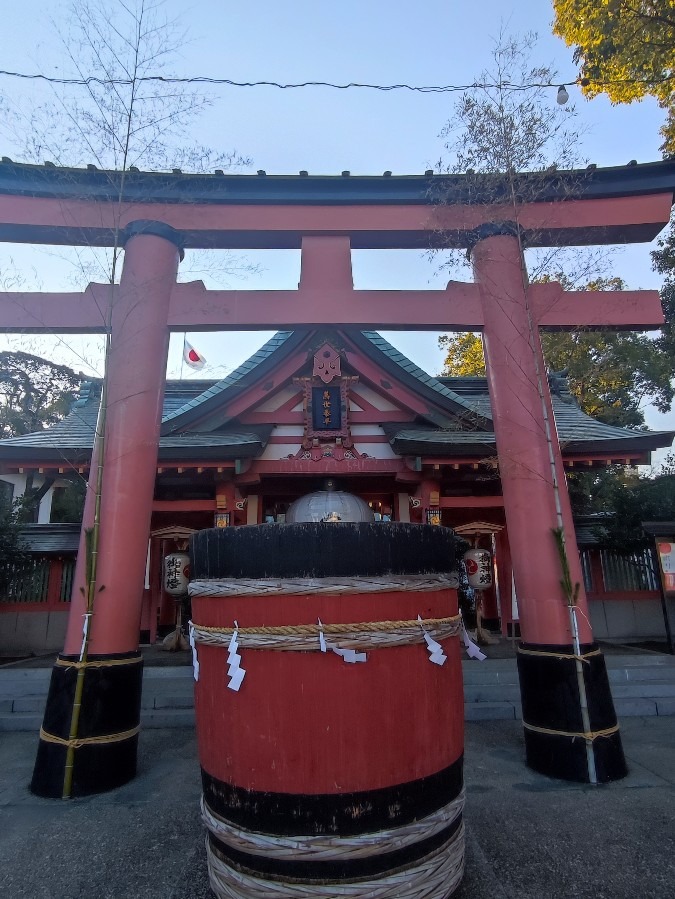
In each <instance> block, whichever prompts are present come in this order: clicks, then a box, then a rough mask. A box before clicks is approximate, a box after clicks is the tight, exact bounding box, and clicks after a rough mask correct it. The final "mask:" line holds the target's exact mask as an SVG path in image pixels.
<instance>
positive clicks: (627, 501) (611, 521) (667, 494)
mask: <svg viewBox="0 0 675 899" xmlns="http://www.w3.org/2000/svg"><path fill="white" fill-rule="evenodd" d="M607 493H608V497H607V504H608V506H609V508H610V509H611V510H612V511H613V512H614V514H613V515H612V516H611V517H608V519H607V523H606V526H604V527H603V530H604V531H605V533H604V535H603V543H604V544H605V545H606V546H607V547H608V548H610V549H614V550H616V551H617V552H635V551H636V550H639V549H642V548H644V547H646V546H651V545H652V543H653V540H652V538H651V537H648V536H647V535H646V534H645V533H644V531H643V530H642V522H643V521H673V520H674V519H675V474H665V475H662V476H660V477H656V478H639V479H638V480H637V482H635V483H632V484H631V483H628V484H626V483H622V482H621V480H619V479H614V481H613V482H611V483H609V484H608V486H607Z"/></svg>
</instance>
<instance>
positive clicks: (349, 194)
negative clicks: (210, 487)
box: [0, 161, 675, 796]
mask: <svg viewBox="0 0 675 899" xmlns="http://www.w3.org/2000/svg"><path fill="white" fill-rule="evenodd" d="M67 175H68V177H64V176H63V172H62V171H61V170H60V169H58V168H50V167H46V168H45V167H39V166H24V165H17V164H14V163H11V162H3V163H2V164H1V165H0V189H1V191H2V193H1V195H0V239H4V240H11V241H29V242H33V243H45V244H69V245H84V244H86V245H91V246H110V245H112V244H113V243H118V242H120V241H121V242H122V243H123V244H124V247H125V259H124V268H123V272H122V277H121V282H120V284H119V285H118V286H115V287H114V288H111V287H110V286H109V285H90V287H89V288H88V289H87V290H86V291H84V292H83V293H81V294H79V293H75V294H72V293H71V294H58V295H57V294H40V293H37V294H30V293H5V294H4V296H3V302H2V306H1V308H0V328H2V329H3V330H6V331H22V332H31V331H32V332H42V331H52V332H92V331H93V332H104V331H105V330H106V328H107V325H106V322H108V323H109V336H110V354H109V359H108V368H107V372H106V388H107V396H106V410H107V415H106V420H105V426H104V428H103V429H102V432H101V434H100V435H99V436H100V437H101V439H100V440H97V441H96V445H95V448H94V453H93V459H92V471H95V470H97V469H98V466H99V465H100V472H101V482H100V484H101V491H100V499H99V500H96V498H95V496H94V494H93V493H92V492H91V491H90V493H89V494H88V499H87V503H86V506H85V514H84V529H83V537H82V541H81V544H80V552H79V556H78V566H77V571H76V575H75V583H74V587H73V594H72V604H71V614H70V623H69V627H68V633H67V636H66V641H65V647H64V652H63V654H62V656H61V658H60V660H59V662H58V664H57V666H56V667H55V669H54V672H53V680H52V691H51V692H50V698H49V700H48V704H47V711H46V713H45V728H44V731H45V736H44V738H43V739H42V740H41V743H40V749H39V752H38V759H37V763H36V773H35V777H34V781H33V789H34V790H35V791H36V792H38V793H41V794H42V795H59V796H60V795H61V794H62V791H63V783H64V776H65V778H66V779H67V778H69V777H72V774H73V770H75V775H76V782H77V783H78V784H79V787H78V789H79V791H80V792H96V791H98V790H100V789H107V788H109V787H110V786H114V785H116V784H117V783H120V782H123V781H124V780H125V779H128V778H129V777H132V776H133V774H134V771H135V759H136V743H137V739H138V738H137V733H138V722H139V712H140V691H141V665H140V658H139V656H138V620H139V614H140V609H141V606H142V596H143V585H144V576H145V571H146V563H147V538H148V533H149V531H150V519H151V514H152V502H153V492H154V489H155V478H156V468H157V451H158V444H159V440H160V434H161V435H163V436H165V437H167V436H170V435H171V434H172V433H175V432H176V431H175V429H176V428H178V427H179V426H183V425H185V424H186V423H187V422H189V421H190V416H191V414H192V412H191V410H190V408H187V407H186V408H185V409H184V410H183V412H182V413H181V415H180V416H178V417H174V418H171V416H170V417H169V419H165V420H164V422H163V423H161V421H160V411H161V398H162V393H163V390H164V377H165V369H166V356H167V346H168V335H169V331H170V330H174V331H184V330H192V331H195V330H204V329H213V330H223V329H243V328H248V329H255V328H265V329H273V328H284V329H288V328H292V329H294V330H293V334H292V336H291V337H288V355H287V359H286V362H285V366H286V368H285V370H284V369H282V370H278V371H277V372H275V375H274V376H275V378H283V377H284V375H285V373H291V372H294V371H297V368H298V364H299V362H300V361H302V359H304V358H306V357H302V355H301V349H300V345H301V343H302V332H303V329H305V330H306V329H308V328H317V327H325V326H332V327H336V326H337V327H339V326H344V327H348V328H351V329H364V330H365V329H373V328H387V329H405V328H408V329H410V328H414V329H429V330H445V331H451V330H480V331H482V333H483V339H484V346H485V356H486V367H487V380H488V387H489V393H490V401H491V405H492V420H493V425H494V433H495V437H496V444H497V455H498V461H499V473H500V478H501V484H502V490H503V509H504V515H505V521H506V524H507V527H508V533H509V544H510V560H511V566H512V571H513V578H514V581H515V584H516V589H517V593H518V601H519V608H520V628H521V635H522V644H521V646H520V649H519V657H518V658H519V671H520V679H521V693H522V701H523V723H524V728H525V741H526V747H527V758H528V763H529V764H530V765H532V766H533V767H535V768H537V770H539V771H542V772H544V773H547V774H550V775H553V776H559V777H564V778H569V779H573V780H580V781H591V782H597V781H606V780H612V779H615V778H618V777H622V776H623V775H624V774H625V763H624V760H623V753H622V749H621V739H620V735H619V729H618V725H617V723H616V716H615V715H614V710H613V706H612V699H611V695H610V692H609V685H608V682H607V676H606V671H605V665H604V660H603V657H602V655H601V653H600V652H599V650H598V648H597V646H596V644H595V643H594V641H593V635H592V632H591V628H590V624H589V618H588V607H587V602H586V597H585V593H584V588H583V576H582V572H581V567H580V564H579V559H578V556H577V553H576V551H575V550H574V539H573V534H574V528H573V523H572V517H571V511H570V505H569V498H568V495H567V490H566V485H565V473H564V468H563V462H562V456H561V450H560V444H559V440H558V436H557V434H556V430H555V423H554V419H553V413H552V406H551V395H550V390H549V385H548V382H547V378H546V372H545V367H544V362H543V358H542V354H541V345H540V341H539V330H540V329H541V328H568V329H578V328H580V327H581V328H583V327H598V328H600V327H601V328H636V329H642V330H644V329H646V328H657V327H659V326H660V325H661V324H662V321H663V316H662V312H661V307H660V302H659V297H658V294H657V292H656V291H623V292H620V291H612V292H611V293H607V294H603V293H601V292H584V291H580V292H566V291H564V290H563V289H562V287H561V285H560V284H556V283H549V284H529V283H528V278H527V271H526V267H525V263H524V256H523V252H524V248H526V247H529V246H556V245H567V246H570V245H587V244H599V243H600V244H613V243H629V242H639V241H647V240H651V239H653V238H654V237H655V236H656V235H657V234H658V233H659V231H660V230H661V229H662V228H663V227H664V226H665V225H666V224H667V222H668V220H669V217H670V211H671V205H672V200H673V188H674V187H675V163H673V162H668V161H665V162H660V163H650V164H648V165H637V166H626V167H618V168H613V169H596V170H592V171H589V172H572V173H569V176H567V175H566V174H565V173H552V174H551V176H550V179H549V180H548V182H547V183H546V184H544V185H542V177H541V175H540V174H539V173H537V174H536V175H532V176H528V175H527V174H524V175H521V176H518V178H519V179H520V181H521V182H522V184H523V186H524V188H526V187H527V182H528V178H530V177H536V178H537V179H538V181H537V185H538V187H537V191H535V193H536V196H537V199H536V201H528V200H523V201H522V202H520V203H518V204H517V208H510V207H509V208H507V207H505V206H501V205H499V204H498V203H497V204H496V203H494V201H493V200H491V199H490V198H488V197H486V198H483V199H484V201H483V200H481V197H479V196H476V195H475V192H473V193H472V191H471V190H470V189H469V183H468V181H467V182H466V183H465V181H464V180H463V178H462V177H461V176H451V177H448V178H447V179H446V180H447V184H445V185H444V190H445V193H446V195H447V196H449V197H451V198H452V201H451V202H448V203H447V204H446V205H444V206H442V207H439V208H434V206H433V203H432V201H431V196H432V193H433V191H432V188H433V187H435V184H434V182H435V181H439V180H442V179H443V178H444V177H445V176H431V175H428V176H423V177H421V176H403V177H381V178H375V177H359V178H352V177H333V178H331V177H299V176H298V177H295V176H293V177H286V176H279V177H267V176H264V174H263V175H259V176H223V175H213V176H198V175H195V176H189V177H186V176H183V175H181V174H174V175H164V174H161V175H159V174H152V173H142V172H138V173H132V174H129V175H127V176H126V179H125V180H124V182H123V187H122V183H121V181H120V179H121V178H122V175H121V173H116V172H99V171H90V170H87V171H84V170H82V171H79V170H68V173H67ZM567 177H569V179H572V180H573V182H574V184H575V185H576V187H575V191H574V192H573V193H572V194H570V192H569V191H568V190H566V187H565V184H566V178H567ZM474 187H475V185H474ZM120 190H122V191H123V203H119V202H118V201H119V194H120ZM494 195H495V194H494V193H493V194H492V197H494ZM522 195H523V196H528V191H527V190H526V189H524V190H523V194H522ZM530 196H531V193H530ZM120 210H122V212H121V218H120ZM440 242H442V244H443V245H444V246H448V245H451V246H454V247H460V248H465V249H466V250H467V252H468V253H469V255H470V257H471V261H472V265H473V271H474V281H473V283H459V282H450V283H449V284H448V285H447V287H446V288H445V289H444V290H434V291H378V290H363V291H361V290H355V289H354V287H353V281H352V273H351V250H352V249H364V248H392V249H395V248H420V247H429V246H433V245H434V244H436V245H438V244H439V243H440ZM194 247H203V248H228V247H236V248H242V247H243V248H246V247H251V248H261V247H262V248H289V247H293V248H300V249H301V252H302V262H301V278H300V284H299V287H298V290H297V291H256V290H252V291H245V292H240V291H218V290H214V291H209V290H206V289H205V288H204V285H203V284H202V283H201V282H193V283H189V284H178V283H177V282H176V273H177V269H178V266H179V263H180V257H181V252H182V249H184V248H194ZM102 310H103V312H104V313H105V314H103V315H102ZM108 313H109V315H108ZM294 348H295V350H294ZM294 352H295V355H294ZM356 355H358V354H355V358H356ZM262 364H263V365H264V362H263V363H262ZM337 401H338V400H337V397H336V402H337ZM217 402H218V397H217V395H216V394H215V393H214V395H212V396H210V397H206V398H205V402H204V404H202V405H201V406H200V411H199V414H201V415H206V414H207V413H208V411H209V409H210V408H212V407H213V408H215V406H216V405H217ZM460 405H461V402H460ZM236 406H237V404H236V402H233V403H232V405H231V408H230V410H229V411H230V415H236V414H237V409H236ZM195 414H196V413H195ZM313 427H314V430H315V431H316V432H317V433H316V439H317V441H318V442H317V444H316V445H314V444H313V443H312V445H310V446H309V447H308V448H307V450H306V452H307V453H308V457H307V459H306V460H304V461H306V462H307V464H310V462H311V460H312V454H313V453H314V452H315V451H317V452H318V451H320V450H321V447H320V441H321V439H322V433H323V431H325V430H329V431H330V430H331V421H325V420H324V419H320V420H318V419H317V420H315V421H314V422H313ZM103 438H104V439H103ZM335 445H336V447H338V446H339V445H338V444H337V441H335ZM338 456H339V458H338ZM360 463H361V460H360V459H358V458H356V457H354V456H353V454H350V452H346V451H344V447H342V448H341V449H340V450H339V452H337V450H336V455H335V465H336V466H338V467H340V466H341V470H342V471H344V474H345V475H347V476H348V475H349V474H350V472H351V471H353V470H354V469H355V467H356V468H358V465H359V464H360ZM302 464H303V460H302V459H298V461H297V470H298V471H300V470H301V468H302ZM232 467H233V468H234V465H233V466H232ZM435 490H437V488H436V486H435V484H434V481H433V480H432V479H430V480H429V482H426V481H424V482H423V483H422V487H421V491H422V496H423V497H425V498H426V499H423V502H424V504H425V505H426V506H429V505H431V504H430V503H429V502H428V499H429V495H430V493H432V492H434V491H435ZM286 501H287V499H286V495H284V494H283V493H279V495H278V501H277V499H275V498H274V496H273V494H270V495H269V496H265V497H264V500H263V506H264V505H265V503H269V509H270V515H271V516H273V517H274V518H275V520H276V517H277V516H278V515H283V514H284V513H283V511H282V507H283V504H284V503H285V502H286ZM372 501H373V502H374V503H380V509H382V508H383V507H384V506H387V505H388V504H389V494H385V495H383V496H380V495H379V494H378V495H377V496H375V495H374V496H373V499H372ZM247 514H249V513H247ZM261 514H266V510H265V508H263V509H262V510H261ZM380 514H384V513H383V512H381V513H380ZM95 520H96V522H97V524H96V527H97V541H98V542H97V556H96V559H97V564H96V570H95V572H94V574H93V577H94V580H95V590H94V592H93V593H92V592H91V590H90V589H89V588H88V585H89V584H90V581H91V577H92V572H91V567H90V566H89V568H88V565H87V559H88V558H89V559H90V560H91V557H90V556H89V557H88V555H87V543H86V538H85V536H84V535H86V533H87V532H88V530H89V528H90V527H92V526H93V524H94V522H95ZM567 548H569V551H568V549H567ZM122 560H123V561H124V564H121V562H122ZM566 578H567V579H568V580H569V583H571V584H572V585H578V588H577V587H576V586H575V587H574V590H573V593H574V595H573V596H572V595H568V594H566V593H565V591H564V590H561V580H565V579H566ZM88 589H89V596H90V597H92V596H94V595H95V604H96V608H95V614H93V610H92V608H91V603H90V604H89V605H88V604H87V599H86V598H87V595H88ZM83 622H84V640H83ZM75 672H77V678H76V680H77V681H78V682H80V683H81V681H82V680H83V679H84V678H85V673H86V682H87V683H89V684H90V685H91V684H93V683H94V682H98V681H100V683H101V685H104V686H105V696H107V697H110V704H109V705H107V704H106V703H101V702H99V701H98V696H99V693H98V692H97V691H94V692H92V689H93V688H92V689H85V692H84V694H82V695H83V703H84V704H83V705H82V711H81V722H82V728H84V730H83V731H82V732H81V733H80V734H79V736H78V734H77V733H73V728H72V726H71V724H72V721H73V718H72V714H71V711H72V710H71V708H70V707H68V704H67V703H64V702H63V701H62V700H63V697H64V696H67V695H69V694H73V690H74V689H75V688H74V686H72V685H73V684H74V682H75V678H74V674H75ZM80 672H81V673H80ZM79 689H81V687H80V688H79ZM123 695H124V696H127V697H129V700H128V701H127V703H126V705H125V710H124V713H123V714H120V703H119V698H120V696H123ZM575 697H576V698H575ZM57 698H59V699H58V702H57ZM75 730H77V728H75ZM75 746H77V747H78V748H77V749H76V750H75V748H74V747H75ZM79 747H84V748H79ZM73 766H74V768H73ZM103 770H105V771H106V772H108V773H107V774H106V775H105V776H101V775H100V772H101V771H103ZM64 771H65V772H66V773H65V775H64ZM68 795H70V794H68Z"/></svg>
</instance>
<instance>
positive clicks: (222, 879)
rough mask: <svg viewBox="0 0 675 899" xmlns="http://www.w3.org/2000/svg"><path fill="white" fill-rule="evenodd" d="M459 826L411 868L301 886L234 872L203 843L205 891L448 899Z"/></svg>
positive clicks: (256, 897) (286, 897) (232, 897)
mask: <svg viewBox="0 0 675 899" xmlns="http://www.w3.org/2000/svg"><path fill="white" fill-rule="evenodd" d="M464 845H465V837H464V822H463V821H462V822H461V823H460V826H459V827H458V828H457V830H456V831H455V832H454V833H453V835H452V836H451V837H450V839H449V840H448V841H447V842H446V843H444V844H443V845H442V846H440V847H439V848H438V849H436V850H435V851H434V852H430V853H429V854H428V855H426V856H425V857H424V858H423V859H420V860H419V861H417V862H414V863H413V864H411V865H407V866H402V867H399V868H396V869H395V870H393V871H392V872H391V873H387V874H383V875H380V876H372V877H368V878H358V879H357V880H340V881H339V882H337V881H333V882H329V881H325V880H314V881H308V882H306V883H303V882H302V881H300V880H297V879H290V878H289V879H286V878H283V877H280V876H279V875H275V877H274V879H272V878H266V877H264V876H259V875H256V874H254V873H253V872H249V871H247V870H245V869H241V868H240V869H238V870H236V869H234V868H232V867H230V865H228V864H227V863H226V862H225V861H223V860H222V859H221V858H220V857H219V856H218V855H217V854H216V851H215V850H214V848H213V847H212V846H211V843H210V840H209V839H208V838H207V840H206V857H207V861H208V867H209V881H210V884H211V889H212V890H213V892H214V893H215V894H216V896H217V897H218V899H298V897H301V899H302V897H304V899H335V897H336V896H340V897H341V899H362V897H363V896H368V899H429V897H431V896H449V895H450V894H451V893H453V892H454V891H455V889H456V888H457V886H458V885H459V883H460V881H461V879H462V875H463V874H464Z"/></svg>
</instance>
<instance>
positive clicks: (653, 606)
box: [0, 327, 673, 652]
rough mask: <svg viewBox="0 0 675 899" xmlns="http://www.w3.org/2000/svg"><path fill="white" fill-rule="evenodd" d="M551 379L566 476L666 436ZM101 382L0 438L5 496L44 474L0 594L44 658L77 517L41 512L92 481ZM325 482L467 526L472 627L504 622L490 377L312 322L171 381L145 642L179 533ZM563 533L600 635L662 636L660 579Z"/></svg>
mask: <svg viewBox="0 0 675 899" xmlns="http://www.w3.org/2000/svg"><path fill="white" fill-rule="evenodd" d="M549 385H550V388H551V394H552V401H553V410H554V414H555V420H556V427H557V432H558V436H559V439H560V443H561V446H562V452H563V460H564V465H565V469H566V471H567V472H574V471H578V470H583V471H585V470H589V469H591V470H594V469H598V468H601V467H604V466H606V465H608V464H612V463H614V464H616V463H621V464H625V465H644V464H649V461H650V453H651V452H652V451H653V450H655V449H657V448H660V447H666V446H670V443H671V441H672V438H673V434H672V433H670V432H648V431H632V430H628V429H625V428H617V427H613V426H611V425H608V424H603V423H601V422H598V421H596V420H594V419H592V418H590V417H589V416H587V415H586V414H584V413H583V412H582V410H581V409H580V407H579V405H578V404H577V402H576V400H575V399H574V398H573V397H572V395H571V394H570V393H569V390H568V386H567V382H566V381H565V380H564V379H563V378H559V377H555V376H550V377H549ZM100 390H101V385H100V382H88V383H85V384H84V385H83V387H82V389H81V392H80V397H79V399H78V400H77V401H76V402H75V404H74V406H73V408H72V410H71V412H70V414H69V415H68V416H67V418H65V419H64V420H63V421H62V422H60V423H59V424H57V425H56V426H54V427H52V428H50V429H49V430H47V431H40V432H37V433H34V434H27V435H25V436H22V437H13V438H10V439H5V440H2V441H0V479H1V480H2V481H3V482H4V483H5V484H6V485H7V486H8V487H13V489H14V495H15V496H18V495H20V493H21V492H22V490H23V489H24V488H25V482H26V479H27V478H28V477H32V483H33V484H35V485H39V484H40V483H41V482H43V479H45V478H48V479H51V480H52V481H53V484H52V486H51V487H50V488H49V490H48V491H47V493H46V495H45V497H44V499H43V501H42V503H41V507H40V512H39V515H38V516H37V518H38V521H37V522H36V523H35V524H34V525H29V526H26V527H25V528H24V531H23V534H24V540H25V542H26V544H27V546H28V547H29V549H30V550H31V554H32V561H31V564H30V565H29V566H28V567H27V568H24V569H23V570H22V571H21V572H20V573H19V574H17V577H16V580H15V583H14V585H13V587H12V589H11V591H10V593H9V594H8V595H7V596H5V597H3V598H2V601H1V602H0V640H1V642H2V645H3V647H5V648H6V649H11V648H14V649H15V650H17V651H33V652H44V651H46V650H49V649H59V648H60V647H61V646H62V644H63V639H64V634H65V628H66V621H67V614H68V606H69V600H70V588H71V583H72V575H73V570H74V563H75V557H76V552H77V546H78V540H79V525H76V524H67V523H64V524H58V523H50V509H51V505H52V501H53V498H54V496H55V495H57V496H58V493H59V491H62V490H64V489H65V487H66V485H67V483H68V482H67V481H65V480H64V475H65V474H67V473H70V475H71V477H72V476H73V474H74V473H75V472H77V473H79V475H80V476H81V477H82V478H88V477H89V464H90V458H91V451H92V445H93V436H94V428H95V425H96V418H97V414H98V409H99V401H100ZM326 478H332V479H335V480H336V482H337V483H338V484H339V485H340V487H342V488H343V489H345V490H347V491H349V492H351V493H354V494H356V495H358V496H360V497H362V498H363V499H364V500H366V501H367V502H368V503H369V504H370V506H371V507H372V509H373V511H374V513H375V518H376V520H379V521H381V522H382V526H383V527H386V524H387V522H388V521H411V522H420V523H423V522H426V523H428V522H432V523H440V524H443V525H445V526H448V527H452V528H455V529H457V528H459V529H460V531H463V530H464V531H465V532H466V531H467V530H468V533H469V535H470V537H472V538H473V539H477V541H478V543H479V545H480V546H481V547H483V548H486V549H490V550H491V551H493V552H494V559H495V567H496V574H497V577H496V578H495V581H496V584H495V587H494V588H493V589H492V590H490V591H488V592H487V593H486V594H485V595H484V597H483V609H482V612H483V618H484V624H485V625H486V626H487V627H491V628H492V629H493V630H499V631H501V632H502V633H504V634H511V633H513V629H514V627H515V632H516V633H517V630H518V629H517V620H518V607H517V598H516V597H514V591H513V577H512V572H511V563H510V553H509V536H508V529H507V527H506V521H505V517H504V501H503V495H502V488H501V481H500V477H499V465H498V463H497V449H496V445H495V435H494V430H493V424H492V411H491V407H490V399H489V395H488V389H487V383H486V379H485V378H481V377H461V378H445V377H439V378H434V377H431V376H430V375H428V374H427V373H426V372H424V371H423V370H422V369H420V368H419V367H418V366H416V365H415V364H414V363H413V362H411V361H410V360H409V359H407V358H406V357H405V356H404V355H403V354H402V353H400V352H399V351H398V350H397V349H396V348H395V347H393V346H392V345H391V344H390V343H388V342H387V341H386V340H385V339H384V338H383V337H381V336H380V335H379V334H378V333H377V332H376V331H361V330H355V329H347V328H328V327H323V328H315V329H311V330H310V329H302V330H297V331H280V332H278V333H277V334H276V335H275V336H274V337H273V338H272V339H271V340H269V341H268V342H267V343H266V344H265V345H264V346H263V347H261V348H260V349H259V350H258V352H257V353H255V354H254V355H253V356H252V357H251V358H250V359H248V360H247V361H246V362H244V363H243V364H242V365H240V366H239V367H238V368H237V369H235V370H234V371H233V372H232V373H231V374H229V375H227V377H225V378H223V379H222V380H219V381H205V380H192V379H190V380H170V381H167V383H166V387H165V393H164V409H163V421H162V436H161V437H160V442H159V452H158V458H157V470H156V479H155V492H154V499H153V506H152V509H153V511H152V520H151V526H150V532H149V535H148V540H149V543H148V560H147V570H146V578H145V589H144V593H143V606H142V616H141V624H140V637H141V640H142V641H144V642H154V641H155V640H156V639H158V637H161V636H163V635H164V634H165V633H166V632H167V631H168V630H169V629H171V628H172V627H173V625H174V621H175V615H176V608H175V602H174V597H172V596H170V595H169V594H167V593H166V592H165V591H164V590H163V583H162V560H163V558H164V556H165V555H166V554H167V553H168V552H171V551H175V550H176V549H179V548H181V547H182V546H183V545H184V543H185V541H186V539H187V537H188V535H189V534H190V533H191V532H192V531H193V530H199V529H202V528H208V527H213V526H224V527H236V526H240V525H244V524H261V523H266V522H267V523H269V524H270V526H273V525H279V524H281V523H283V521H284V515H285V512H286V509H287V508H288V506H289V505H290V503H291V502H293V501H294V500H295V499H297V498H298V497H300V496H303V495H305V494H307V493H309V492H310V491H312V490H315V489H317V488H320V487H321V485H322V482H323V481H324V480H325V479H326ZM577 530H578V534H579V538H580V547H579V548H580V551H581V559H582V570H583V573H584V579H585V583H586V589H587V591H588V594H589V599H590V610H591V619H592V622H593V626H594V632H595V633H596V635H597V636H599V637H610V638H611V637H615V638H635V637H643V638H644V637H647V636H651V637H653V636H655V635H660V633H661V630H662V628H663V619H662V616H661V610H660V602H659V593H658V585H657V583H656V581H655V579H654V578H653V577H650V575H649V573H648V570H649V569H648V570H647V573H644V566H639V565H636V564H635V562H636V561H639V560H634V559H628V558H625V557H620V556H617V555H616V554H613V553H609V552H601V551H599V550H597V549H595V548H594V547H593V544H594V539H593V528H592V527H591V526H589V524H588V523H584V522H582V526H581V527H577ZM474 535H475V537H474ZM479 535H480V536H479ZM535 561H536V560H534V559H533V564H534V563H535ZM640 572H643V573H640Z"/></svg>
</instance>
